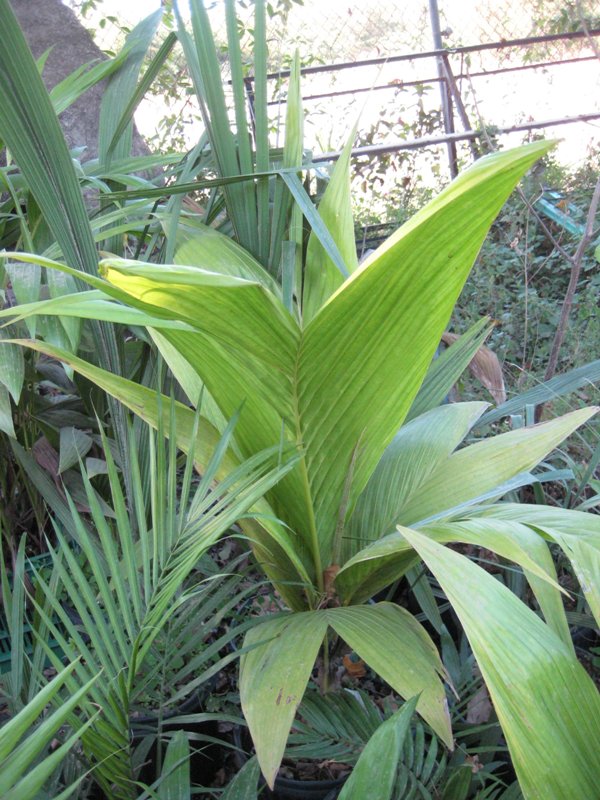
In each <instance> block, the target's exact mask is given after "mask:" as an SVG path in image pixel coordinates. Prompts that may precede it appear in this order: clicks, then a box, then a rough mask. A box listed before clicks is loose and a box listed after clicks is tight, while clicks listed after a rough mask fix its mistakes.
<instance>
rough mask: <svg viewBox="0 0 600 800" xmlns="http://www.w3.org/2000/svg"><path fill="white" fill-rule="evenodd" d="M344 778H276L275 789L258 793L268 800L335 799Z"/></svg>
mask: <svg viewBox="0 0 600 800" xmlns="http://www.w3.org/2000/svg"><path fill="white" fill-rule="evenodd" d="M345 781H346V778H337V779H336V780H329V781H328V780H322V781H300V780H293V779H292V778H276V779H275V789H274V790H273V791H270V790H269V789H266V790H265V791H263V792H262V794H261V795H260V796H261V797H267V798H269V800H335V798H336V797H337V796H338V795H339V793H340V792H341V790H342V786H343V785H344V783H345Z"/></svg>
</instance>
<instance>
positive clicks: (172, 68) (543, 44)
mask: <svg viewBox="0 0 600 800" xmlns="http://www.w3.org/2000/svg"><path fill="white" fill-rule="evenodd" d="M68 3H69V4H70V5H71V6H72V7H74V8H75V10H76V12H77V13H78V14H79V16H80V19H81V21H82V22H83V24H84V25H86V26H87V27H90V28H92V29H93V32H94V36H95V39H96V42H97V43H98V44H99V45H100V47H101V48H103V49H105V50H107V51H115V50H116V49H118V47H119V46H120V44H122V41H123V39H124V35H125V33H126V29H127V28H128V27H132V26H133V25H134V24H135V23H136V22H137V21H138V20H139V19H140V18H141V17H143V16H144V15H145V14H147V13H149V12H150V11H151V10H153V8H154V7H158V0H156V2H155V3H154V4H152V3H149V2H147V0H146V1H144V2H141V1H140V2H130V3H128V4H127V5H126V7H125V8H124V9H123V7H122V4H120V3H118V2H117V0H68ZM207 5H208V6H209V13H210V16H211V21H212V24H213V27H214V29H215V32H216V36H217V38H218V39H220V42H221V44H222V45H223V50H224V51H225V49H226V35H225V23H224V8H223V2H222V0H214V1H213V2H212V3H207ZM435 5H437V6H439V11H438V13H439V18H438V23H439V31H440V38H439V39H438V40H437V42H436V40H435V38H434V34H433V33H432V30H433V28H435V26H433V28H432V6H433V7H435ZM238 8H239V14H240V20H241V25H242V29H243V31H244V33H243V34H242V35H243V38H244V39H245V41H249V40H250V39H251V36H252V25H253V20H252V16H253V3H252V2H251V1H250V0H246V2H240V3H238ZM269 9H270V14H271V16H270V20H269V50H270V69H271V72H272V75H273V80H272V81H271V82H270V89H271V107H272V112H273V118H274V119H275V118H276V117H277V116H278V115H280V114H281V103H282V101H284V100H285V85H286V84H285V78H283V79H280V76H281V75H282V73H283V75H285V70H286V69H287V68H288V67H289V64H290V59H291V56H292V54H293V52H294V51H295V50H298V52H299V54H300V57H301V62H302V64H303V67H304V73H303V97H304V106H305V111H306V144H307V147H308V148H309V149H311V150H312V152H313V153H314V154H319V153H323V152H326V153H327V152H329V151H336V150H338V149H339V148H340V147H341V145H342V144H343V143H344V141H345V138H346V137H347V135H348V133H349V131H350V129H351V128H352V126H353V124H354V123H355V122H356V121H357V120H360V122H359V129H360V135H359V142H358V144H359V145H362V147H366V148H367V149H368V148H369V147H370V148H375V149H377V148H379V151H377V152H376V153H375V154H373V153H371V155H372V156H373V158H374V160H373V158H372V164H371V169H372V172H373V171H374V172H373V174H374V176H375V177H376V178H377V180H379V181H380V182H381V183H382V184H385V175H384V173H383V168H385V169H388V167H390V166H391V168H392V169H393V170H395V172H396V174H394V175H393V176H392V177H393V179H394V180H395V181H396V183H397V182H398V178H400V182H403V181H404V182H405V181H406V178H407V176H406V175H405V174H403V166H402V163H400V162H402V159H399V158H396V160H395V162H393V161H391V160H390V159H389V158H388V159H387V161H386V160H385V159H384V160H383V161H382V162H381V169H378V167H377V164H376V163H375V162H376V161H377V159H378V158H379V159H380V156H381V151H382V150H385V149H386V148H390V149H391V150H392V151H394V149H395V152H399V151H402V150H403V149H405V148H406V149H407V150H408V149H409V148H411V149H412V148H414V143H415V141H416V142H417V144H418V143H422V144H423V147H422V149H421V150H420V157H419V158H416V157H415V156H411V159H410V163H411V167H410V168H411V169H412V170H413V172H414V171H416V172H418V173H419V175H421V176H422V175H423V174H425V173H427V174H429V175H430V182H431V180H432V178H431V176H433V180H437V179H438V177H439V176H441V177H440V180H442V182H443V180H445V179H446V177H447V175H448V173H449V172H451V171H452V169H453V166H452V160H453V159H454V161H455V164H454V169H455V168H456V163H460V162H461V160H462V159H464V160H469V159H470V157H471V155H472V145H471V144H470V142H471V141H472V140H469V139H462V138H461V135H462V132H464V131H465V130H467V131H474V130H475V131H481V130H484V131H485V132H486V135H488V136H489V137H491V138H493V139H495V137H496V136H497V135H499V134H501V135H502V137H504V139H505V140H507V141H509V142H512V143H516V142H517V141H521V140H522V139H523V138H524V137H526V136H527V135H528V130H529V131H531V130H533V131H537V130H538V127H536V126H539V130H540V132H541V133H543V134H544V135H546V136H558V137H561V138H562V139H563V140H564V141H563V143H562V145H561V149H560V158H561V159H562V161H563V162H564V163H566V164H569V165H572V166H575V165H576V164H577V163H579V162H581V161H582V159H583V158H584V157H586V155H588V154H589V153H590V152H591V151H592V150H594V149H595V148H597V146H598V142H599V141H600V106H599V103H598V97H600V92H599V90H600V50H599V47H600V37H599V38H596V37H593V36H587V35H585V34H586V32H589V31H593V30H596V29H600V0H437V4H436V3H433V2H428V0H412V2H406V1H404V2H402V0H362V2H361V3H355V2H354V3H352V2H348V0H330V1H329V2H327V3H323V2H322V0H303V2H300V0H271V4H270V6H269ZM573 33H574V34H576V35H577V34H578V35H579V38H565V37H564V36H563V34H567V35H568V34H573ZM436 43H437V45H438V47H439V46H440V45H441V46H442V47H443V49H444V51H445V52H447V56H446V57H445V58H444V60H443V61H444V63H443V64H442V62H441V61H440V59H439V58H438V57H436V55H435V52H434V51H436ZM438 52H439V51H438ZM225 65H226V61H225V59H224V69H226V66H225ZM442 67H443V69H444V70H445V72H444V71H442V73H441V74H440V70H441V69H442ZM248 68H249V71H250V72H251V70H252V67H251V64H249V67H248ZM224 77H226V75H224ZM444 94H445V107H444V103H443V100H444V98H443V97H442V95H444ZM570 118H572V119H573V120H576V119H578V120H579V121H577V122H575V121H573V122H570V123H569V124H561V125H560V126H559V125H557V124H550V123H552V122H555V123H556V122H561V123H563V122H564V120H565V119H567V120H568V119H570ZM136 119H137V123H138V127H139V128H140V129H141V131H142V132H143V133H144V134H145V135H146V136H147V137H148V138H149V139H150V141H151V145H152V146H157V147H165V146H178V147H182V146H183V147H185V146H189V145H191V144H192V143H193V142H194V141H195V140H196V138H197V136H198V132H199V125H200V124H199V115H198V110H197V108H196V106H195V102H194V99H193V94H192V92H191V91H190V85H189V79H188V77H187V75H186V72H185V64H184V62H183V59H180V60H178V57H177V55H175V57H174V59H173V61H172V63H170V64H169V66H168V69H167V70H166V71H165V74H164V75H163V76H162V78H161V85H160V90H159V91H157V94H155V95H154V96H153V97H152V96H150V97H148V99H147V100H146V101H145V103H144V105H143V107H142V108H141V110H140V112H139V114H138V116H137V118H136ZM546 123H547V124H546ZM280 128H281V126H279V129H280ZM513 128H517V130H516V131H513V133H512V134H511V135H509V134H505V133H503V132H504V131H506V130H511V129H513ZM448 135H450V137H451V138H452V137H454V138H455V139H456V140H457V141H456V143H454V142H451V144H450V145H448V144H447V143H445V142H444V141H442V140H443V139H444V137H447V136H448ZM530 135H531V134H530ZM438 140H439V141H438ZM484 145H485V141H484ZM453 153H454V154H453ZM366 155H368V153H366V154H365V157H366ZM380 160H381V159H380ZM404 161H407V159H406V158H405V159H404ZM398 172H399V173H400V174H398ZM436 172H437V175H436ZM382 191H385V187H384V186H382Z"/></svg>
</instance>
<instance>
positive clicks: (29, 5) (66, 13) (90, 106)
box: [10, 0, 148, 160]
mask: <svg viewBox="0 0 600 800" xmlns="http://www.w3.org/2000/svg"><path fill="white" fill-rule="evenodd" d="M10 3H11V5H12V7H13V9H14V12H15V14H16V16H17V19H18V20H19V24H20V26H21V29H22V30H23V33H24V34H25V38H26V39H27V42H28V44H29V47H30V48H31V51H32V53H33V55H34V57H35V58H39V57H40V56H41V55H43V53H45V52H46V50H48V49H49V48H52V51H51V53H50V55H49V57H48V60H47V61H46V65H45V67H44V73H43V77H44V81H45V83H46V86H47V87H48V88H49V89H51V88H52V87H53V86H55V85H56V84H57V83H59V82H60V81H61V80H62V79H63V78H66V76H67V75H69V74H70V73H71V72H73V71H74V70H75V69H76V68H77V67H79V66H81V65H82V64H86V63H88V62H89V61H93V60H94V59H104V58H105V56H104V54H103V53H102V51H101V50H100V48H98V47H97V46H96V45H95V44H94V41H93V39H92V37H91V36H90V34H89V33H88V32H87V31H86V29H85V28H84V27H83V26H82V25H81V24H80V23H79V21H78V19H77V17H76V16H75V14H74V12H73V11H72V10H71V9H70V8H67V6H65V5H63V3H62V2H61V0H10ZM104 87H105V83H104V82H103V83H100V84H98V85H97V86H94V87H93V88H92V89H90V90H89V91H88V92H86V93H85V95H83V97H80V98H79V100H78V101H77V102H76V103H74V104H73V105H72V106H71V107H70V108H68V109H67V110H66V111H64V112H63V113H62V114H61V115H60V121H61V124H62V127H63V130H64V133H65V138H66V140H67V142H68V144H69V147H71V148H73V147H79V146H85V147H86V151H85V154H84V155H83V156H82V160H85V159H89V158H95V157H96V156H97V155H98V119H99V114H100V103H101V101H102V94H103V91H104ZM133 149H134V153H136V154H138V155H142V154H145V153H148V148H147V146H146V144H145V142H144V140H143V138H142V137H141V136H140V134H139V133H138V132H137V131H135V132H134V145H133Z"/></svg>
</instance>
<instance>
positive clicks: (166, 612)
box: [35, 419, 291, 798]
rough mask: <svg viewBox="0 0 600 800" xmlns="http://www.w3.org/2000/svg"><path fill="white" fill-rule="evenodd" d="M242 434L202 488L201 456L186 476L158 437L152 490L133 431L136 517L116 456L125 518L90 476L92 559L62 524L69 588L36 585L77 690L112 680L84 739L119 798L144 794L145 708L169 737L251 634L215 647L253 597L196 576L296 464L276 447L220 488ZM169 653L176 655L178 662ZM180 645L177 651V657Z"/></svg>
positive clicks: (99, 696)
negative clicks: (232, 610)
mask: <svg viewBox="0 0 600 800" xmlns="http://www.w3.org/2000/svg"><path fill="white" fill-rule="evenodd" d="M171 421H172V424H173V425H174V424H175V423H174V420H173V419H172V420H171ZM232 427H233V426H231V427H230V428H229V429H228V431H227V432H226V434H225V437H224V438H223V440H222V442H221V445H220V448H219V449H218V450H217V451H216V452H215V453H214V456H213V458H212V460H211V462H210V463H208V464H207V465H206V468H205V470H204V474H203V476H202V478H201V479H199V480H196V479H194V470H193V457H192V456H189V457H188V458H187V459H186V462H185V469H184V470H183V475H182V474H181V469H180V465H179V462H178V459H177V447H176V444H175V437H173V438H172V439H171V442H170V444H169V446H168V447H167V448H166V447H165V446H164V440H163V439H162V433H163V431H162V428H160V429H159V433H158V438H157V437H156V436H154V435H153V434H151V435H150V437H151V438H150V450H151V453H152V459H151V464H152V467H151V470H150V475H149V476H148V478H149V480H148V487H147V490H148V491H147V492H145V481H144V479H143V478H142V476H141V475H140V471H139V461H138V458H137V447H138V440H137V439H135V438H134V437H133V434H131V439H130V462H129V463H130V464H131V465H132V469H133V474H132V475H131V480H132V486H133V489H134V497H135V505H134V508H132V509H131V510H128V509H127V507H126V503H125V499H124V495H123V491H122V487H121V481H120V478H119V474H118V471H117V468H116V466H115V463H114V461H113V459H112V456H111V454H110V449H109V448H108V447H106V450H105V452H106V460H107V467H108V478H109V482H110V490H111V497H112V508H113V512H114V519H113V518H111V517H107V516H105V513H104V510H103V509H102V508H101V507H100V504H99V503H98V500H97V496H96V494H95V492H94V491H93V489H92V486H91V484H90V481H89V480H88V479H87V477H86V476H84V483H85V486H86V490H87V501H88V505H89V508H90V510H91V519H90V521H89V523H88V522H86V520H85V519H84V517H83V516H82V514H81V513H80V512H79V511H78V510H77V508H76V506H75V503H74V502H73V501H72V500H71V499H70V498H68V502H69V506H70V509H71V514H72V518H73V522H74V525H75V527H76V532H77V543H78V547H79V548H80V550H81V554H82V556H83V558H80V557H78V553H77V552H74V551H73V549H72V548H70V547H69V542H68V540H67V538H66V537H65V534H64V533H63V531H62V530H61V526H60V525H59V524H56V525H55V533H56V540H57V544H56V547H50V553H51V556H52V561H53V575H55V576H56V577H57V580H55V581H53V582H52V584H51V583H49V582H48V581H47V580H46V579H44V577H43V576H42V575H41V574H39V573H38V574H36V576H35V581H36V583H37V584H38V585H39V587H40V589H41V591H42V593H43V597H44V600H45V603H44V606H42V605H39V606H38V612H39V613H40V615H41V616H42V618H43V621H44V623H45V625H46V626H47V629H48V630H49V632H50V635H51V636H52V638H53V639H54V640H56V642H57V643H58V644H59V646H60V650H61V651H62V654H63V657H64V656H66V657H67V658H69V659H73V658H74V657H76V656H77V655H80V656H82V660H81V661H79V662H77V663H75V666H74V668H73V673H74V674H73V676H71V677H68V676H67V677H66V678H65V683H66V686H67V687H68V688H73V689H74V687H75V686H76V684H77V681H79V682H81V681H85V682H86V683H87V682H89V681H90V680H91V677H90V676H95V675H97V674H100V678H99V679H98V680H97V681H96V682H95V683H94V685H93V686H90V688H89V691H88V694H89V700H90V701H91V703H93V704H95V705H96V707H98V708H99V709H101V711H102V713H101V716H100V717H99V718H98V719H97V720H95V721H94V722H93V723H92V725H91V726H90V727H89V728H88V730H86V731H85V732H84V733H83V735H82V742H83V748H84V752H85V754H86V758H87V759H88V760H89V762H90V764H91V765H92V766H94V768H95V769H94V776H95V778H96V780H97V781H98V783H99V784H100V785H101V786H102V789H103V791H104V792H105V794H106V795H107V796H108V797H114V798H128V797H132V796H137V790H136V788H135V784H134V781H135V779H136V773H137V769H136V760H135V758H134V754H133V748H132V746H131V730H132V728H134V729H136V730H137V734H136V735H137V736H138V738H140V737H143V736H144V735H147V731H145V730H143V729H142V727H141V721H140V720H139V719H138V721H137V722H136V715H135V713H134V712H137V713H138V714H139V713H140V711H142V712H143V710H144V705H143V703H144V699H145V702H147V703H148V702H150V703H151V704H152V705H151V706H150V708H148V706H146V709H147V711H146V713H148V711H150V712H152V713H154V714H155V716H156V725H155V726H154V727H155V730H154V735H155V736H157V735H158V736H160V735H161V730H160V729H161V718H162V717H163V716H167V711H168V708H169V705H168V704H169V702H171V703H172V702H175V703H178V702H179V703H180V702H181V700H183V699H185V697H186V696H189V695H190V694H191V693H193V692H198V690H199V688H200V687H201V686H202V685H203V684H206V681H208V680H209V679H210V677H211V675H214V674H215V673H216V672H217V671H218V670H219V669H221V668H222V667H223V666H224V665H225V664H226V663H227V662H228V661H230V660H232V658H233V655H231V654H229V655H227V654H226V655H225V656H224V657H223V655H222V650H223V648H225V647H226V645H227V643H228V641H229V639H230V638H232V637H233V636H234V635H238V634H239V633H241V632H243V631H244V628H243V627H242V628H241V629H240V631H233V632H231V633H225V634H221V635H220V636H219V635H215V636H214V641H212V640H210V639H209V638H208V637H209V635H210V634H211V631H214V630H218V624H219V621H220V619H221V617H222V615H223V614H224V613H226V610H227V608H228V607H230V606H231V604H234V605H235V603H236V602H243V600H244V597H245V593H244V592H243V591H240V590H239V588H238V583H239V577H238V576H236V575H234V576H233V577H232V578H231V579H227V578H226V576H223V575H221V576H219V575H218V574H216V575H214V576H213V577H211V578H206V577H205V576H203V575H202V573H197V572H196V569H197V566H198V564H199V561H200V558H201V557H202V555H203V554H204V553H206V551H207V549H208V548H209V547H210V546H211V545H212V544H213V543H214V542H216V541H217V540H218V539H219V538H220V537H221V536H222V535H223V533H224V532H225V531H227V530H228V529H229V528H230V527H231V525H232V524H233V523H234V522H235V521H236V520H237V519H238V518H239V517H240V516H242V515H243V514H245V513H246V511H247V509H248V508H249V507H251V506H252V505H253V504H254V503H256V501H257V500H258V499H259V498H260V497H261V495H262V494H263V493H264V492H265V491H266V490H267V489H268V488H269V487H270V486H271V484H272V482H273V481H276V480H278V479H279V478H281V477H282V476H283V475H284V474H285V473H286V472H287V471H288V470H289V469H290V467H291V463H288V464H283V465H282V466H279V467H278V466H277V462H278V460H279V458H280V456H281V451H280V450H279V449H278V448H275V450H274V451H273V450H271V451H270V452H263V453H260V454H257V455H256V456H255V457H254V458H252V459H249V460H248V461H247V462H245V463H243V464H242V465H240V467H238V468H237V469H236V470H234V471H233V472H232V473H231V474H230V475H229V476H228V477H227V478H225V479H224V480H222V481H221V482H220V483H219V485H218V486H217V487H215V486H214V485H213V479H214V476H215V474H216V472H217V470H218V469H219V468H220V466H221V462H222V459H223V454H224V453H225V451H226V449H227V447H228V444H229V439H230V437H231V434H232ZM105 444H106V442H105ZM148 509H150V518H149V520H148V519H147V516H148V513H147V512H148ZM223 582H224V583H223ZM221 584H222V585H221ZM224 592H226V594H227V596H226V597H225V598H224V596H223V593H224ZM246 593H247V590H246ZM216 606H222V608H220V607H219V608H217V607H216ZM189 614H191V615H192V619H191V620H186V619H185V618H184V616H183V615H189ZM192 623H193V625H192ZM165 648H168V649H170V652H169V655H168V657H166V658H165V652H164V651H165ZM172 648H176V652H177V658H175V657H174V656H173V651H172ZM47 650H48V648H47ZM48 655H49V657H50V658H51V659H52V661H53V662H54V664H55V665H56V667H57V668H58V667H59V665H60V664H61V659H60V657H59V656H58V655H57V654H53V653H52V652H51V651H49V652H48ZM165 671H166V673H165ZM175 707H176V708H177V705H176V706H175ZM210 716H211V715H203V714H200V715H195V718H194V719H195V721H196V722H198V721H202V719H208V718H210ZM146 722H147V720H146ZM136 726H137V728H136ZM148 735H149V734H148ZM147 744H149V742H147ZM157 766H158V765H157Z"/></svg>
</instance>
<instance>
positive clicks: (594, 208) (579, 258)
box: [544, 178, 600, 381]
mask: <svg viewBox="0 0 600 800" xmlns="http://www.w3.org/2000/svg"><path fill="white" fill-rule="evenodd" d="M599 203H600V178H599V179H598V182H597V183H596V188H595V189H594V194H593V196H592V201H591V203H590V207H589V210H588V215H587V220H586V224H585V231H584V233H583V236H582V237H581V240H580V242H579V245H578V246H577V250H576V251H575V255H574V256H573V257H572V258H571V259H569V260H570V262H571V277H570V279H569V286H568V288H567V292H566V294H565V297H564V300H563V304H562V308H561V310H560V319H559V322H558V326H557V328H556V333H555V334H554V340H553V342H552V347H551V349H550V357H549V359H548V366H547V367H546V372H545V374H544V380H545V381H548V380H550V378H552V376H553V375H554V373H555V372H556V365H557V364H558V354H559V352H560V348H561V347H562V343H563V340H564V338H565V333H566V330H567V323H568V321H569V315H570V313H571V308H572V306H573V299H574V297H575V292H576V291H577V284H578V282H579V275H580V274H581V265H582V263H583V257H584V255H585V251H586V249H587V247H588V245H589V243H590V241H591V240H592V237H593V235H594V220H595V218H596V214H597V212H598V204H599Z"/></svg>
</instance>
